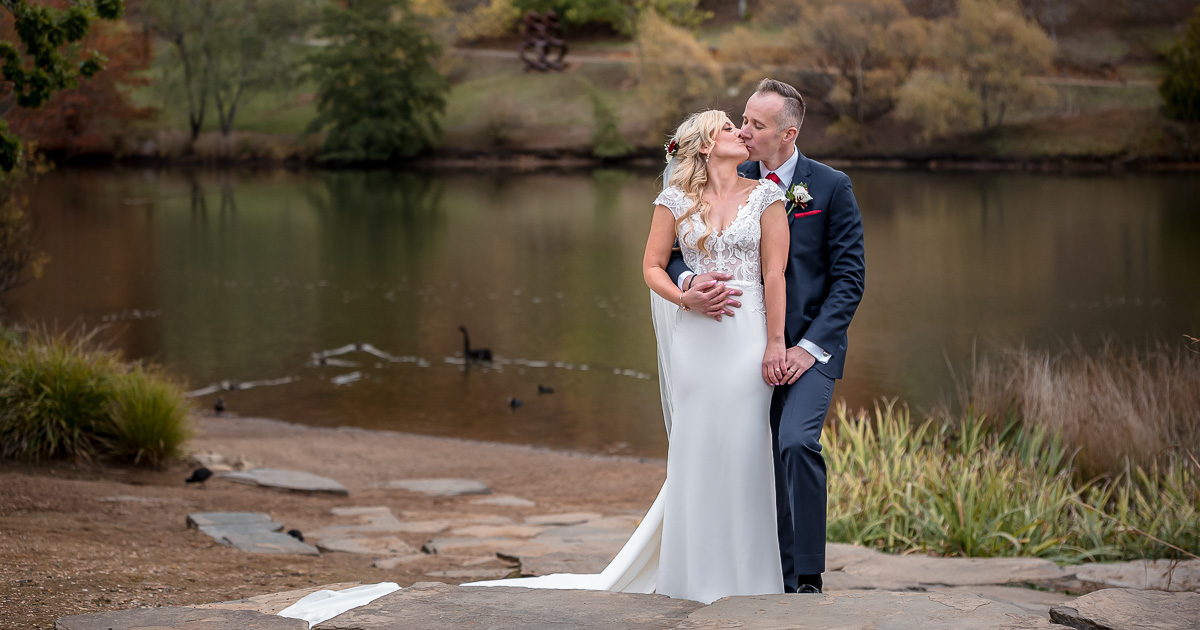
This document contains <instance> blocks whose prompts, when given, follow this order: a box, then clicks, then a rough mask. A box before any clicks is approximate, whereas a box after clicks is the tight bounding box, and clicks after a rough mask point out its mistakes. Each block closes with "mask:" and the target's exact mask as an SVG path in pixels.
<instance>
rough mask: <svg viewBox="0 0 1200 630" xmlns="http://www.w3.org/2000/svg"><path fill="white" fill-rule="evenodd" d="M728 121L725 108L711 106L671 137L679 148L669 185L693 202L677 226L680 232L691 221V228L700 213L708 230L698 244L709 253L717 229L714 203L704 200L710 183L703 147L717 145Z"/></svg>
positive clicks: (697, 245) (679, 128)
mask: <svg viewBox="0 0 1200 630" xmlns="http://www.w3.org/2000/svg"><path fill="white" fill-rule="evenodd" d="M724 124H725V112H723V111H720V110H716V109H710V110H706V111H702V112H696V113H695V114H692V115H691V116H688V117H687V119H686V120H684V121H683V122H682V123H680V124H679V127H678V128H677V129H676V130H675V135H673V136H672V137H671V140H672V141H673V142H675V145H676V146H677V147H678V149H677V150H676V153H675V157H674V158H673V160H674V162H675V163H674V165H673V167H672V168H670V169H668V170H669V172H670V175H669V176H668V179H667V182H666V185H667V186H668V187H670V186H674V187H676V188H678V189H680V190H682V191H683V193H684V195H685V196H687V198H688V199H689V200H691V202H692V205H691V207H690V208H689V209H688V211H687V212H684V213H683V214H682V215H680V216H679V218H677V219H675V230H676V233H678V231H679V226H680V225H687V226H688V229H689V230H690V229H691V217H692V216H693V215H696V214H699V215H700V221H701V222H702V223H704V233H703V234H701V235H700V238H699V239H698V240H697V242H696V247H697V248H698V249H699V250H700V251H702V252H704V253H705V255H707V254H709V251H708V239H709V237H710V236H712V233H713V228H712V225H711V224H710V223H709V222H708V212H709V210H710V209H711V208H712V204H710V203H708V202H707V201H705V200H704V187H705V186H706V185H707V184H708V163H707V160H705V159H704V154H702V153H700V151H701V150H702V149H709V148H711V147H712V146H713V143H714V142H716V138H717V133H719V132H720V131H721V127H722V126H723V125H724Z"/></svg>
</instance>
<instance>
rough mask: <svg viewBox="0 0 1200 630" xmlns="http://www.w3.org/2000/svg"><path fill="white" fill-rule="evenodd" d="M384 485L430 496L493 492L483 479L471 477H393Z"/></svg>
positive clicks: (391, 488)
mask: <svg viewBox="0 0 1200 630" xmlns="http://www.w3.org/2000/svg"><path fill="white" fill-rule="evenodd" d="M384 487H386V488H388V489H389V490H408V491H409V492H419V493H421V494H424V495H426V496H430V497H456V496H459V495H463V494H491V493H492V489H491V488H489V487H487V484H485V483H483V482H482V481H474V480H471V479H393V480H391V481H389V482H387V484H385V485H384Z"/></svg>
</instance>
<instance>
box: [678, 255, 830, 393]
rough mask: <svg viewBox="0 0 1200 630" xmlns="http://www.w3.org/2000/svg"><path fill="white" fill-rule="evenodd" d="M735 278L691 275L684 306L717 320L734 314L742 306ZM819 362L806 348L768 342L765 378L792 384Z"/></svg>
mask: <svg viewBox="0 0 1200 630" xmlns="http://www.w3.org/2000/svg"><path fill="white" fill-rule="evenodd" d="M731 279H733V276H732V275H730V274H727V273H702V274H698V275H695V276H692V277H691V278H688V280H689V281H690V282H688V283H687V284H685V285H684V286H686V287H688V288H687V290H685V291H684V292H683V295H682V296H681V300H682V302H683V305H684V306H685V307H687V308H689V309H691V310H693V311H696V312H697V313H700V314H701V315H706V316H708V317H711V318H713V319H715V320H717V321H721V318H722V317H733V309H735V308H740V307H741V306H742V303H741V302H739V301H738V300H736V299H734V298H735V297H737V296H739V295H741V294H742V290H741V289H734V288H731V287H729V286H728V285H726V284H725V283H726V282H728V281H729V280H731ZM816 362H817V360H816V358H815V357H813V355H811V354H809V353H808V351H807V350H805V349H804V348H800V347H794V348H786V347H785V345H784V344H783V343H782V342H780V343H774V344H768V345H767V350H766V352H765V353H764V354H763V363H762V370H763V381H764V382H766V384H767V385H773V386H778V385H791V384H792V383H795V382H796V379H798V378H800V375H802V374H804V372H806V371H807V370H808V368H810V367H812V366H813V364H815V363H816Z"/></svg>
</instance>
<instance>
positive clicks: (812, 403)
mask: <svg viewBox="0 0 1200 630" xmlns="http://www.w3.org/2000/svg"><path fill="white" fill-rule="evenodd" d="M803 122H804V98H803V97H802V96H800V93H799V92H797V91H796V88H794V87H792V86H790V85H788V84H786V83H783V82H780V81H775V80H773V79H764V80H763V81H762V82H761V83H759V84H758V87H757V88H756V89H755V92H754V94H753V95H751V96H750V100H749V101H747V102H746V109H745V112H744V113H743V115H742V131H741V137H742V139H743V140H744V141H745V142H746V148H747V149H749V150H750V159H749V161H747V162H745V163H743V164H742V165H741V166H740V167H738V173H739V174H740V175H741V176H742V177H748V178H750V179H762V178H765V179H769V180H771V181H772V182H775V184H776V185H778V186H779V187H780V188H782V189H783V190H784V192H785V193H786V194H787V197H788V203H787V208H786V209H787V217H788V222H789V223H790V224H791V236H792V240H791V247H790V250H789V252H788V258H787V268H786V270H785V271H784V278H785V283H786V285H787V315H786V318H785V322H784V333H785V337H786V340H787V345H788V350H787V364H788V371H789V374H788V375H786V376H785V377H784V378H785V379H786V381H785V383H784V384H783V385H781V386H779V387H776V388H775V393H774V396H773V398H772V400H771V430H772V434H773V436H774V457H775V495H776V515H777V517H778V519H779V551H780V554H781V556H782V561H783V583H784V590H785V591H786V592H789V593H795V592H798V593H820V592H821V587H822V584H821V574H822V573H823V572H824V571H825V503H826V482H825V459H824V458H823V457H822V456H821V427H822V425H823V424H824V422H825V414H826V413H827V412H828V411H829V402H830V400H831V399H832V397H833V384H834V380H835V379H839V378H841V377H842V368H843V366H844V365H845V364H846V329H847V328H848V327H849V326H850V320H851V318H853V317H854V311H855V309H857V308H858V303H859V301H860V300H862V294H863V287H864V284H865V279H866V262H865V260H864V257H863V229H862V216H861V215H860V214H859V211H858V203H857V202H856V201H855V200H854V192H853V190H852V188H851V185H850V178H849V177H847V176H846V174H845V173H842V172H840V171H836V170H834V169H832V168H830V167H828V166H825V165H824V164H821V163H820V162H815V161H813V160H810V159H808V158H806V157H804V155H802V154H801V153H800V151H798V150H797V149H796V136H797V135H798V134H799V132H800V126H801V124H803ZM667 272H668V273H669V274H670V275H671V278H672V279H674V280H675V282H676V284H678V285H679V288H680V289H681V290H682V291H683V295H682V301H683V303H684V305H686V306H687V307H688V308H691V309H694V310H697V311H699V312H702V313H705V314H706V315H709V316H711V317H714V318H716V319H717V320H718V321H720V319H721V318H722V317H733V316H734V313H733V310H732V309H733V308H736V307H739V306H741V304H740V303H739V302H738V301H737V300H735V299H733V298H734V297H735V296H737V295H740V294H741V291H739V290H737V289H727V288H725V286H724V285H723V284H721V282H723V281H726V280H729V279H731V277H730V276H729V275H728V274H703V275H699V276H697V275H695V274H693V273H692V272H691V270H689V269H688V268H687V265H686V264H685V263H684V262H683V258H682V257H681V256H680V254H679V252H675V253H674V254H673V255H672V256H671V262H670V264H669V265H668V266H667ZM714 280H716V281H717V283H716V284H713V282H712V281H714ZM709 285H713V286H709Z"/></svg>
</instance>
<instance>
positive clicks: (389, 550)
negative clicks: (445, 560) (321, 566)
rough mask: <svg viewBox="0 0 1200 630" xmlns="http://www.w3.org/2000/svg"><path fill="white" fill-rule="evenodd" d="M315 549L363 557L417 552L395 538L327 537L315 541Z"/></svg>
mask: <svg viewBox="0 0 1200 630" xmlns="http://www.w3.org/2000/svg"><path fill="white" fill-rule="evenodd" d="M317 549H320V550H321V551H338V552H341V553H355V554H360V555H365V556H395V555H412V554H415V553H416V552H417V550H416V549H414V548H413V546H412V545H410V544H408V543H407V542H404V541H403V540H400V539H399V538H396V537H395V536H343V537H336V536H335V537H327V538H322V539H321V540H319V541H317Z"/></svg>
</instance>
